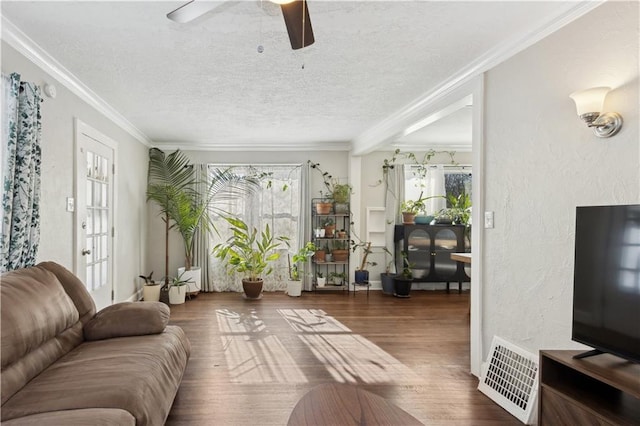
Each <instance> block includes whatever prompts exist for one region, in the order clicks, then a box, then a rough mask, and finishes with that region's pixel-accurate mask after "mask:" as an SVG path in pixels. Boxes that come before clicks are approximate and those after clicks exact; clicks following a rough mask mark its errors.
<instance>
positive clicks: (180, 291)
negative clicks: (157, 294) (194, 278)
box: [169, 285, 187, 305]
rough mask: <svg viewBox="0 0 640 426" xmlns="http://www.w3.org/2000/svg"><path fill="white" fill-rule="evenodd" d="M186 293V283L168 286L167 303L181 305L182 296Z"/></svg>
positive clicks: (182, 301)
mask: <svg viewBox="0 0 640 426" xmlns="http://www.w3.org/2000/svg"><path fill="white" fill-rule="evenodd" d="M186 294H187V286H186V285H178V286H171V287H169V303H171V304H172V305H181V304H183V303H184V297H185V296H186Z"/></svg>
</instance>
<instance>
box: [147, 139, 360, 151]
mask: <svg viewBox="0 0 640 426" xmlns="http://www.w3.org/2000/svg"><path fill="white" fill-rule="evenodd" d="M153 146H154V147H157V148H160V149H162V150H174V149H180V150H182V151H255V152H268V151H280V152H281V151H346V152H348V151H350V150H351V144H350V143H349V142H303V143H295V144H292V143H284V142H275V143H273V142H270V143H255V142H251V141H247V142H238V141H236V142H225V143H207V142H188V143H187V142H180V141H164V142H159V141H156V142H154V143H153Z"/></svg>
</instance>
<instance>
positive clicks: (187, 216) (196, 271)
mask: <svg viewBox="0 0 640 426" xmlns="http://www.w3.org/2000/svg"><path fill="white" fill-rule="evenodd" d="M207 174H208V176H207V177H200V178H201V179H198V177H196V180H195V182H194V187H195V186H197V185H200V180H202V181H204V180H207V181H208V183H207V184H206V190H205V191H204V193H200V192H198V191H197V190H195V189H194V190H184V191H181V192H180V193H178V195H177V196H176V198H175V202H174V203H173V209H172V210H171V211H170V213H169V216H170V217H171V219H173V221H174V224H175V228H176V230H177V231H178V232H179V233H180V235H181V236H182V242H183V244H184V254H185V266H184V268H179V269H178V274H181V273H185V276H186V277H188V278H190V279H191V281H190V284H189V290H188V292H189V293H190V294H194V293H195V294H197V292H198V291H200V288H201V285H200V283H201V277H202V272H201V268H200V267H194V251H195V236H196V233H197V232H198V231H200V232H202V233H204V234H207V233H208V232H209V231H210V230H211V228H212V226H213V224H212V223H211V220H210V216H209V215H210V213H211V212H213V211H220V209H218V208H216V206H215V203H216V202H217V201H222V200H224V199H229V198H232V197H237V196H239V194H241V193H243V192H244V191H245V190H250V189H251V188H252V187H253V185H257V180H256V179H254V178H252V177H246V176H240V175H237V174H235V173H232V172H231V171H230V170H218V169H214V170H208V171H207ZM202 186H204V185H202Z"/></svg>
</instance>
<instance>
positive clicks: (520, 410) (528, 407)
mask: <svg viewBox="0 0 640 426" xmlns="http://www.w3.org/2000/svg"><path fill="white" fill-rule="evenodd" d="M478 389H479V390H480V391H481V392H482V393H484V394H485V395H487V396H488V397H489V398H491V399H493V400H494V401H495V402H497V403H498V404H499V405H500V406H502V407H503V408H504V409H505V410H507V411H508V412H509V413H511V414H513V415H514V416H515V417H516V418H517V419H518V420H520V421H521V422H522V423H525V424H531V423H532V420H533V419H532V414H534V413H535V407H536V397H537V395H538V358H537V357H535V356H534V355H532V354H530V353H528V352H525V351H523V350H522V349H520V348H518V347H517V346H514V345H512V344H511V343H509V342H506V341H504V340H502V339H501V338H499V337H496V336H494V337H493V342H492V343H491V350H490V351H489V360H488V362H487V363H486V364H485V365H484V368H483V371H482V375H481V376H480V383H479V384H478Z"/></svg>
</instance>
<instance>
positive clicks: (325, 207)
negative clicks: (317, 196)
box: [316, 203, 333, 214]
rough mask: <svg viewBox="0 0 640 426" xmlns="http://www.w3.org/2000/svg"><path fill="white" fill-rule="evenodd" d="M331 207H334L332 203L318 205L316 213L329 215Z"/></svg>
mask: <svg viewBox="0 0 640 426" xmlns="http://www.w3.org/2000/svg"><path fill="white" fill-rule="evenodd" d="M331 207H333V204H331V203H318V204H316V213H318V214H329V213H331Z"/></svg>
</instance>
